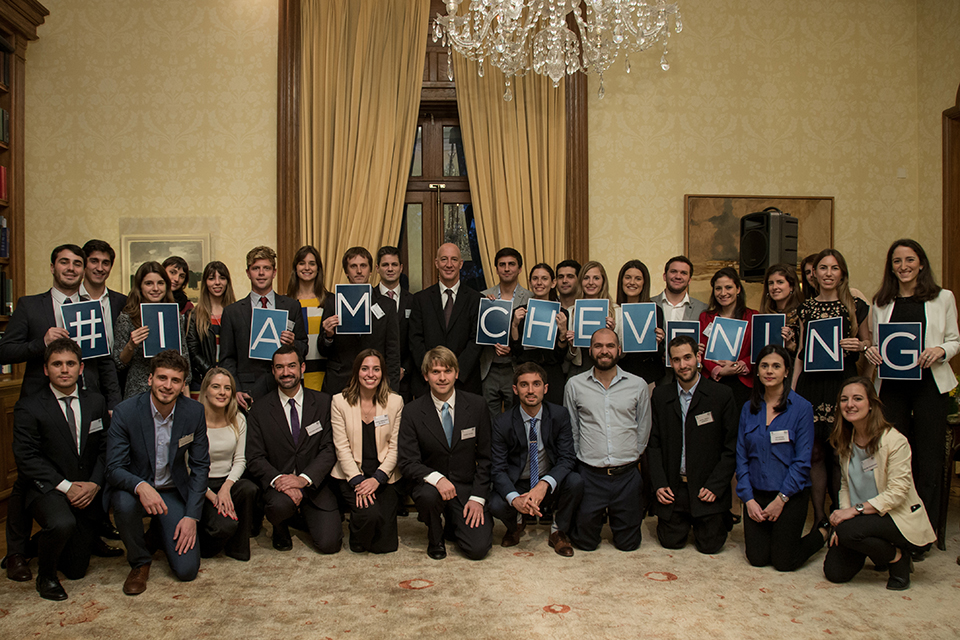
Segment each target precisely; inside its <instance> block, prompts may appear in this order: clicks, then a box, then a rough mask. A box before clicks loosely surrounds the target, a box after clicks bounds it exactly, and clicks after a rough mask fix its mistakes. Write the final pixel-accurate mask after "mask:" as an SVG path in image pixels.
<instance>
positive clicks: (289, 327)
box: [287, 320, 297, 331]
mask: <svg viewBox="0 0 960 640" xmlns="http://www.w3.org/2000/svg"><path fill="white" fill-rule="evenodd" d="M295 326H297V325H296V323H295V322H294V321H293V320H287V331H293V328H294V327H295Z"/></svg>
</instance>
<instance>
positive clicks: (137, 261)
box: [120, 233, 210, 303]
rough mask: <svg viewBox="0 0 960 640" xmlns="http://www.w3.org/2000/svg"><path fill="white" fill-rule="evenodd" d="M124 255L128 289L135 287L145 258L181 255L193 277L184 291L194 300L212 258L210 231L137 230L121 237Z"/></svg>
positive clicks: (161, 259) (125, 278)
mask: <svg viewBox="0 0 960 640" xmlns="http://www.w3.org/2000/svg"><path fill="white" fill-rule="evenodd" d="M120 251H121V253H120V258H121V265H122V271H121V276H122V277H123V280H122V282H123V283H124V284H125V286H126V289H124V290H123V292H124V293H126V292H128V291H130V289H131V288H132V287H133V278H134V276H135V275H136V273H137V269H139V268H140V265H142V264H143V263H144V262H150V261H156V262H159V263H161V264H162V263H163V261H164V260H166V259H167V258H169V257H170V256H180V257H181V258H183V259H184V260H186V261H187V264H188V265H189V266H190V278H189V282H188V284H187V287H186V288H185V289H184V292H185V293H186V294H187V298H189V299H190V300H191V301H192V302H193V303H197V302H198V301H199V299H200V277H201V275H202V274H203V268H204V267H205V266H206V265H207V263H208V262H210V234H209V233H199V234H196V233H195V234H181V235H162V236H161V235H152V234H135V235H124V236H121V237H120Z"/></svg>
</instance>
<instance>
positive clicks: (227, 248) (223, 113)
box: [26, 0, 278, 293]
mask: <svg viewBox="0 0 960 640" xmlns="http://www.w3.org/2000/svg"><path fill="white" fill-rule="evenodd" d="M43 2H44V5H45V6H46V7H47V8H48V9H49V10H50V15H49V16H48V17H47V19H46V23H45V24H44V25H43V26H41V27H40V29H39V36H40V39H39V40H38V41H36V42H33V43H31V44H30V46H29V47H28V49H27V87H26V109H27V120H26V215H27V231H26V243H27V291H28V292H35V291H39V290H43V289H46V288H47V287H49V286H50V273H49V269H48V267H47V265H49V257H48V256H49V252H50V249H51V248H52V247H54V246H56V245H57V244H60V243H63V242H75V243H77V244H82V243H83V242H84V241H86V240H87V239H89V238H91V237H98V238H102V239H104V240H107V241H108V242H110V243H111V244H112V245H113V246H114V248H115V249H117V251H118V253H119V250H120V246H121V245H120V240H121V236H123V235H127V234H138V233H156V234H158V235H163V234H168V233H169V234H197V233H202V234H207V233H209V234H210V235H211V237H212V242H211V244H212V247H211V254H212V256H214V257H215V258H218V259H221V260H223V261H224V262H226V263H227V265H228V267H229V268H230V270H231V273H233V274H234V279H235V281H236V279H237V277H239V278H241V281H240V282H241V284H240V286H239V287H238V292H239V293H244V292H245V291H247V290H248V285H247V284H245V283H246V279H245V278H244V277H243V269H244V255H245V253H246V252H247V250H249V249H250V247H252V246H253V245H255V244H270V245H275V244H276V86H277V13H278V3H277V2H276V0H242V1H241V0H156V1H153V2H143V1H141V0H83V1H82V2H77V1H76V0H74V1H69V0H43ZM120 259H121V258H120V256H118V263H119V261H120ZM199 268H202V265H201V266H200V267H199ZM120 280H121V279H120V270H119V265H118V268H117V269H116V270H115V271H114V274H113V275H112V276H111V280H110V284H111V286H114V287H117V288H121V287H120Z"/></svg>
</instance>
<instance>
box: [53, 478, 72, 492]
mask: <svg viewBox="0 0 960 640" xmlns="http://www.w3.org/2000/svg"><path fill="white" fill-rule="evenodd" d="M72 486H73V483H72V482H70V481H69V480H67V479H66V478H64V479H63V480H61V481H60V484H58V485H57V491H59V492H60V493H64V494H65V493H66V492H67V491H70V487H72Z"/></svg>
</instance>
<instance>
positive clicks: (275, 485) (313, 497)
mask: <svg viewBox="0 0 960 640" xmlns="http://www.w3.org/2000/svg"><path fill="white" fill-rule="evenodd" d="M306 369H307V365H306V362H305V361H304V360H303V356H302V355H300V351H299V349H297V348H296V346H295V345H291V344H285V345H283V346H281V347H280V348H279V349H277V350H276V352H275V353H274V354H273V377H274V379H275V380H276V381H277V385H278V386H279V388H278V389H277V390H276V391H273V392H270V393H267V395H265V396H263V397H262V398H260V399H259V400H258V401H257V402H256V403H255V404H254V405H253V410H252V411H250V414H249V416H248V418H247V470H248V471H249V472H250V473H251V474H253V476H254V477H255V478H256V479H257V481H258V482H259V483H260V486H261V487H262V488H263V501H264V512H265V513H266V515H267V519H268V520H269V521H270V524H272V525H273V548H274V549H276V550H277V551H289V550H290V549H292V548H293V539H292V538H291V537H290V529H289V521H290V520H291V519H292V518H293V517H294V516H296V515H297V514H298V513H299V514H300V515H302V516H303V519H304V520H305V521H306V523H307V530H308V531H309V533H310V537H311V538H312V539H313V543H314V544H315V545H316V546H317V549H318V550H319V551H320V553H337V552H338V551H340V546H341V544H342V542H343V528H342V527H341V524H340V522H341V520H340V511H339V508H338V506H337V497H336V494H335V493H334V490H333V487H334V484H333V483H334V482H335V481H334V480H331V479H330V471H331V470H332V469H333V465H335V464H336V462H337V450H336V449H335V448H334V446H333V431H332V430H331V429H330V396H329V395H328V394H326V393H320V392H319V391H314V390H312V389H305V388H304V387H303V386H302V385H301V384H300V381H301V379H302V378H303V372H304V371H306Z"/></svg>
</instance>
